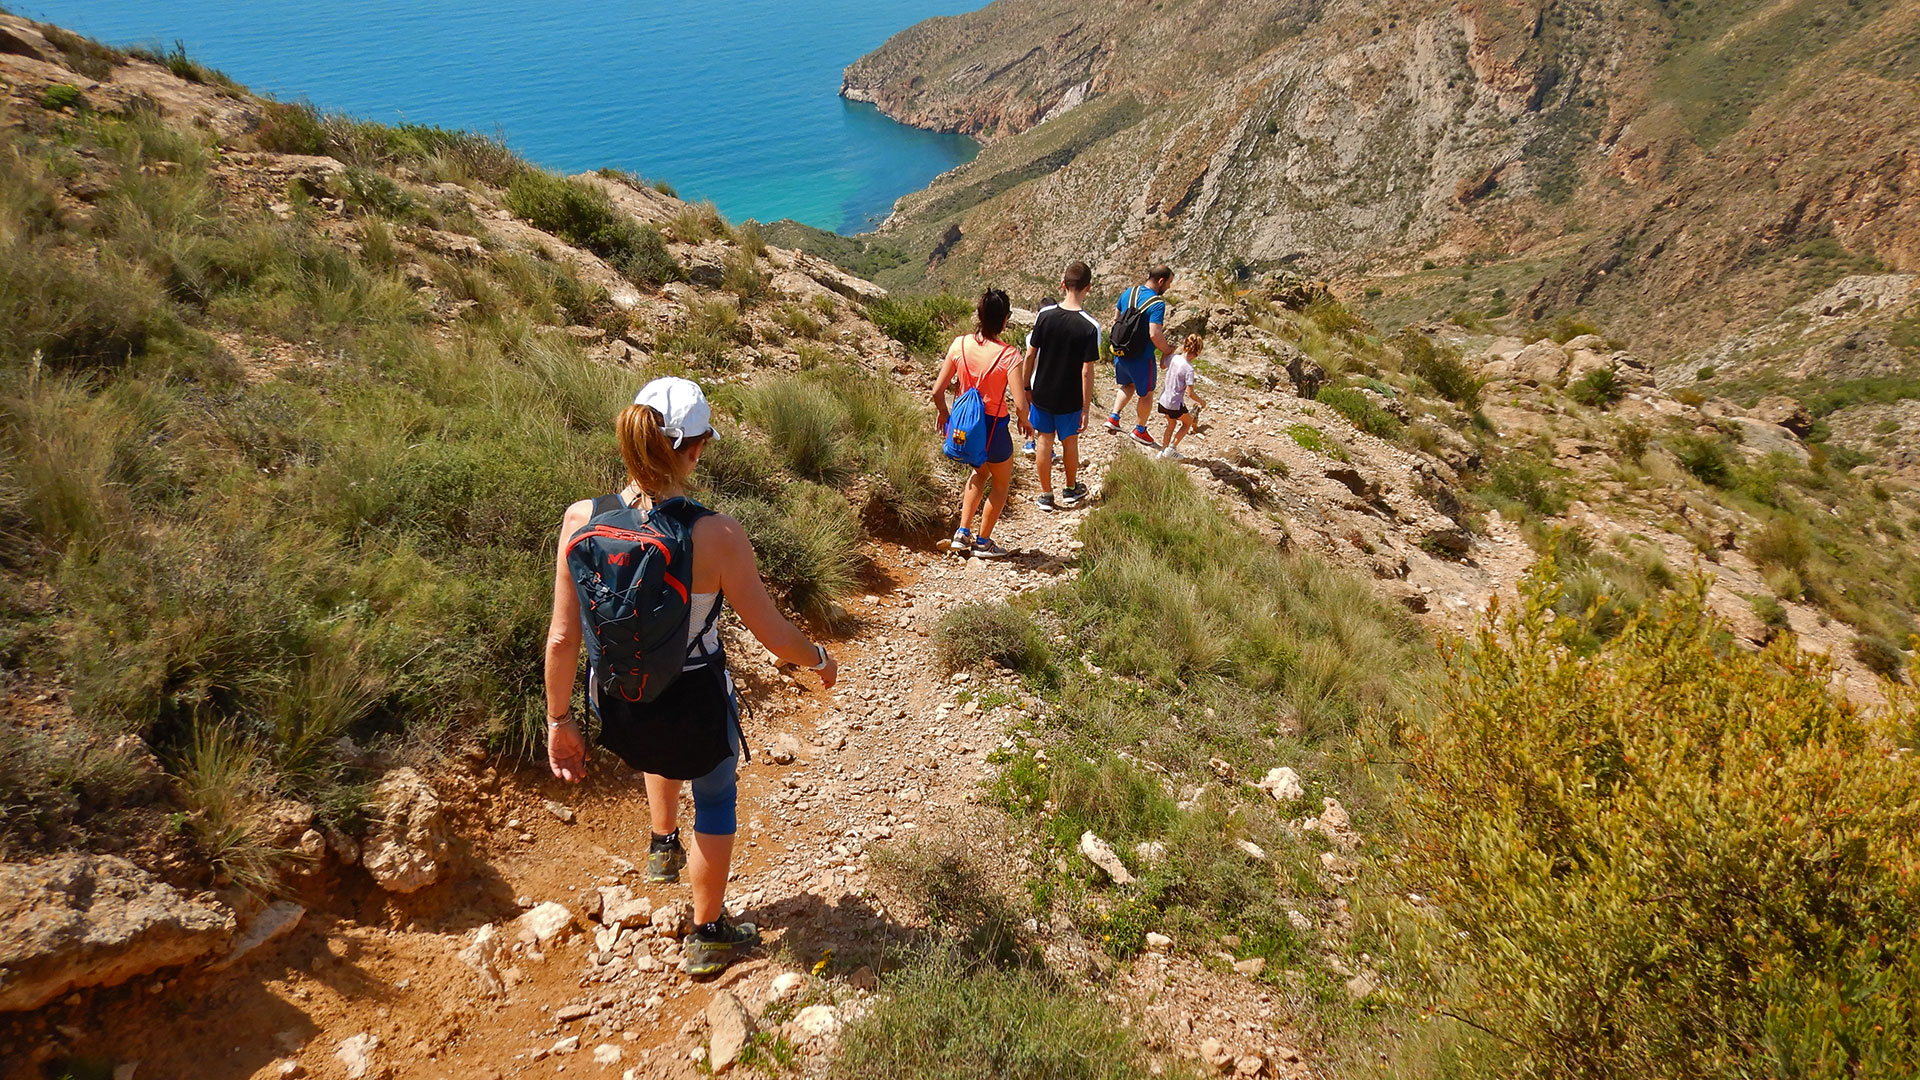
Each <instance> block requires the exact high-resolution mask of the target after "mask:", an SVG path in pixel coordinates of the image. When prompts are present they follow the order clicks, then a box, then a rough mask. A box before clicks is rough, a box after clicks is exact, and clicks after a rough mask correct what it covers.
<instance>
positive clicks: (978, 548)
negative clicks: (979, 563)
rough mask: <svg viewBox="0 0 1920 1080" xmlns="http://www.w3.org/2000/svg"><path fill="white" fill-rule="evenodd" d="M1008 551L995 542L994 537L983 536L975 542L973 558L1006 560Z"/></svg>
mask: <svg viewBox="0 0 1920 1080" xmlns="http://www.w3.org/2000/svg"><path fill="white" fill-rule="evenodd" d="M1006 554H1007V549H1006V548H1003V547H1001V546H1000V545H999V544H996V543H994V542H993V537H991V536H983V537H981V538H980V539H978V540H975V541H974V542H973V557H974V558H976V559H1000V558H1005V557H1006Z"/></svg>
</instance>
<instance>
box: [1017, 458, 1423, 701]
mask: <svg viewBox="0 0 1920 1080" xmlns="http://www.w3.org/2000/svg"><path fill="white" fill-rule="evenodd" d="M1081 537H1082V539H1083V540H1084V542H1085V544H1086V547H1085V548H1084V549H1083V551H1082V552H1081V559H1082V568H1081V575H1080V577H1079V578H1078V579H1077V580H1076V581H1075V582H1074V583H1073V584H1072V585H1071V586H1068V587H1065V588H1064V589H1063V591H1062V592H1060V593H1058V594H1056V597H1055V599H1056V603H1055V607H1056V609H1057V610H1058V611H1059V612H1060V614H1061V615H1062V617H1064V618H1065V619H1067V620H1068V621H1069V623H1070V628H1069V632H1070V634H1072V635H1074V636H1075V637H1076V640H1078V641H1079V642H1080V643H1081V645H1082V647H1083V648H1085V649H1087V650H1088V651H1090V652H1091V653H1093V655H1094V656H1096V657H1097V658H1098V659H1099V662H1100V663H1101V665H1102V666H1104V667H1106V668H1107V669H1108V670H1111V671H1115V672H1119V673H1122V674H1127V675H1136V676H1140V677H1143V678H1146V679H1148V680H1150V681H1151V682H1153V683H1155V684H1156V685H1160V686H1168V687H1171V686H1175V685H1179V684H1181V683H1182V682H1186V681H1190V680H1193V679H1196V678H1205V677H1207V676H1220V677H1224V678H1227V679H1231V680H1232V681H1234V682H1236V683H1238V684H1239V685H1241V686H1245V687H1247V688H1249V689H1250V690H1253V691H1255V692H1257V693H1261V694H1270V695H1273V696H1274V697H1275V698H1277V699H1279V700H1280V701H1283V702H1284V703H1285V707H1286V709H1287V710H1288V711H1290V712H1291V713H1292V714H1293V715H1294V716H1295V717H1297V718H1299V721H1300V722H1301V723H1302V724H1303V725H1305V726H1306V727H1307V728H1309V729H1311V730H1344V729H1345V728H1346V727H1348V726H1349V725H1351V724H1352V723H1353V722H1354V721H1355V720H1356V719H1358V718H1359V717H1360V716H1361V715H1362V714H1363V713H1366V712H1368V711H1371V710H1375V709H1379V708H1384V707H1387V706H1389V705H1390V704H1391V703H1393V702H1396V701H1398V700H1399V695H1400V693H1401V684H1400V682H1399V680H1400V679H1401V678H1402V677H1403V676H1404V675H1405V674H1406V673H1408V672H1409V671H1410V670H1411V669H1412V668H1413V667H1414V666H1416V665H1415V657H1417V655H1418V653H1419V649H1418V646H1417V642H1418V640H1419V634H1418V631H1417V629H1416V628H1415V627H1414V625H1413V624H1412V622H1411V620H1410V619H1409V618H1408V617H1407V616H1406V615H1405V613H1404V612H1400V611H1396V610H1393V609H1390V608H1388V607H1386V606H1385V605H1384V604H1383V603H1382V602H1381V601H1380V600H1379V598H1378V597H1377V596H1375V595H1374V593H1373V591H1372V589H1371V587H1370V586H1369V585H1367V583H1366V582H1364V581H1361V580H1359V579H1357V578H1352V577H1349V576H1348V575H1346V574H1343V573H1339V572H1336V571H1333V570H1332V569H1330V568H1329V567H1327V566H1326V565H1324V564H1322V563H1321V562H1319V561H1318V560H1317V559H1314V558H1311V557H1309V556H1305V555H1298V554H1288V553H1285V552H1281V551H1277V550H1275V549H1274V547H1273V546H1272V545H1271V544H1270V543H1268V542H1267V541H1265V540H1263V539H1262V538H1260V537H1259V536H1258V535H1256V534H1254V533H1252V532H1251V531H1249V530H1247V529H1245V528H1243V527H1242V526H1240V525H1239V524H1237V523H1235V522H1234V521H1233V520H1232V519H1231V517H1229V516H1228V515H1226V514H1223V513H1222V512H1221V510H1220V508H1219V507H1218V506H1217V505H1215V504H1214V503H1213V502H1212V501H1211V500H1210V499H1208V498H1207V496H1206V495H1205V494H1204V493H1202V492H1201V491H1200V490H1199V489H1197V488H1195V487H1194V486H1193V484H1192V482H1191V481H1190V480H1189V479H1188V477H1187V475H1186V472H1185V470H1182V469H1179V468H1177V467H1171V466H1166V465H1162V464H1161V463H1158V462H1151V461H1147V460H1145V459H1143V458H1139V457H1134V456H1127V457H1124V458H1122V459H1121V460H1120V461H1117V462H1115V463H1114V465H1113V466H1112V467H1111V468H1110V469H1109V470H1108V472H1107V475H1106V480H1105V485H1104V488H1103V495H1102V505H1101V506H1100V508H1099V509H1097V510H1095V511H1094V512H1093V513H1092V514H1090V515H1089V516H1088V518H1087V520H1086V523H1085V524H1084V525H1083V526H1082V528H1081Z"/></svg>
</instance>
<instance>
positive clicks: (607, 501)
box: [587, 491, 627, 521]
mask: <svg viewBox="0 0 1920 1080" xmlns="http://www.w3.org/2000/svg"><path fill="white" fill-rule="evenodd" d="M626 505H627V502H626V500H625V499H622V498H621V497H620V493H619V492H617V491H616V492H614V493H613V494H611V495H601V496H598V497H597V498H595V499H594V500H593V509H592V510H591V511H589V512H588V513H587V520H589V521H591V520H593V519H594V518H597V517H599V516H600V515H601V514H605V513H607V512H609V511H612V510H618V509H620V508H622V507H624V506H626Z"/></svg>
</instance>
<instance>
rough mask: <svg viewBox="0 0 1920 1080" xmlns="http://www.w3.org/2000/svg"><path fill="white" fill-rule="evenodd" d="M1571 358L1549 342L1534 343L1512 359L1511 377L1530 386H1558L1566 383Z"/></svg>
mask: <svg viewBox="0 0 1920 1080" xmlns="http://www.w3.org/2000/svg"><path fill="white" fill-rule="evenodd" d="M1570 360H1571V358H1570V357H1569V356H1568V355H1567V350H1565V349H1563V348H1561V347H1560V346H1558V345H1556V344H1554V343H1553V342H1551V341H1536V342H1534V343H1533V344H1531V345H1529V346H1527V347H1526V348H1524V349H1521V350H1520V352H1519V354H1518V355H1517V356H1515V357H1514V358H1513V375H1514V378H1515V379H1517V380H1518V381H1520V382H1523V383H1527V384H1529V385H1532V386H1558V385H1560V384H1562V383H1564V382H1565V381H1566V378H1567V365H1568V363H1569V362H1570Z"/></svg>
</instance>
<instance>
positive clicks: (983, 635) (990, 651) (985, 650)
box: [933, 601, 1047, 673]
mask: <svg viewBox="0 0 1920 1080" xmlns="http://www.w3.org/2000/svg"><path fill="white" fill-rule="evenodd" d="M933 645H934V650H935V652H936V653H937V654H938V655H939V657H940V666H941V669H942V670H943V671H946V672H948V673H952V672H955V671H965V670H966V669H968V668H971V667H973V666H974V665H976V664H980V663H982V662H990V663H994V664H997V665H999V666H1001V667H1003V668H1007V669H1009V670H1011V671H1026V672H1032V671H1036V670H1038V669H1039V667H1040V666H1041V665H1043V664H1045V663H1046V661H1047V643H1046V640H1045V638H1044V637H1042V636H1041V633H1040V628H1039V627H1037V626H1035V625H1034V623H1033V619H1032V618H1030V617H1028V615H1027V614H1026V613H1025V612H1023V611H1021V610H1019V609H1018V608H1015V607H1012V606H1009V605H1008V604H1006V603H1004V602H1001V601H993V602H990V603H974V604H961V605H960V606H958V607H955V608H951V609H949V610H948V611H947V613H946V614H945V615H942V616H941V617H940V624H939V625H938V626H937V627H935V628H934V632H933Z"/></svg>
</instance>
